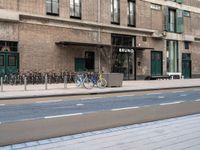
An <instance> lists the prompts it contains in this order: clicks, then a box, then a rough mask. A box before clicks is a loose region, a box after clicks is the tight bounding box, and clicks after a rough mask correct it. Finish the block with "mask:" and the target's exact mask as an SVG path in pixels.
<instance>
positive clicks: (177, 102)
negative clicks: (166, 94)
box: [160, 101, 184, 106]
mask: <svg viewBox="0 0 200 150" xmlns="http://www.w3.org/2000/svg"><path fill="white" fill-rule="evenodd" d="M183 102H184V101H176V102H171V103H162V104H160V105H161V106H164V105H173V104H179V103H183Z"/></svg>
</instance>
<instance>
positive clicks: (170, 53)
mask: <svg viewBox="0 0 200 150" xmlns="http://www.w3.org/2000/svg"><path fill="white" fill-rule="evenodd" d="M178 55H179V53H178V41H167V72H178V70H179V69H178V61H179V59H178V58H179V56H178Z"/></svg>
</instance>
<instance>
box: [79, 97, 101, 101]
mask: <svg viewBox="0 0 200 150" xmlns="http://www.w3.org/2000/svg"><path fill="white" fill-rule="evenodd" d="M99 98H102V97H84V98H81V100H89V99H99Z"/></svg>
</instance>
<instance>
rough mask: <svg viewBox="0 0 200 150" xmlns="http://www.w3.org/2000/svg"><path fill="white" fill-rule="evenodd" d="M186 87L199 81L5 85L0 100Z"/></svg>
mask: <svg viewBox="0 0 200 150" xmlns="http://www.w3.org/2000/svg"><path fill="white" fill-rule="evenodd" d="M188 87H200V79H184V80H155V81H143V80H142V81H123V86H122V87H113V88H105V89H98V88H93V89H85V88H77V87H76V86H75V84H68V85H67V88H66V89H64V84H51V85H48V90H45V86H44V85H28V86H27V91H24V86H23V85H19V86H9V85H5V86H4V87H3V92H0V99H17V98H31V97H34V98H35V97H48V96H68V95H86V94H96V93H102V94H103V93H114V92H129V91H145V90H159V89H175V88H188Z"/></svg>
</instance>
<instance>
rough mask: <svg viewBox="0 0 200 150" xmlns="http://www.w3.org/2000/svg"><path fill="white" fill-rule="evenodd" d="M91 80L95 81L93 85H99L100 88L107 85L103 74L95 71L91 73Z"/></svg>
mask: <svg viewBox="0 0 200 150" xmlns="http://www.w3.org/2000/svg"><path fill="white" fill-rule="evenodd" d="M91 80H92V83H93V86H97V87H98V88H105V87H106V86H107V81H106V79H104V78H103V74H102V73H99V74H96V73H93V74H92V75H91Z"/></svg>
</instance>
